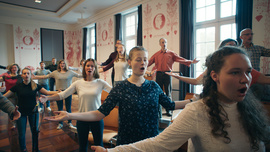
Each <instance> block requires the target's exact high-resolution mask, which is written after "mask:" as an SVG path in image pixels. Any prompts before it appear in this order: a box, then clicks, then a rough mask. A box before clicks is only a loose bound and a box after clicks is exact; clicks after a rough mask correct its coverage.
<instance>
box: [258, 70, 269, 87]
mask: <svg viewBox="0 0 270 152" xmlns="http://www.w3.org/2000/svg"><path fill="white" fill-rule="evenodd" d="M257 83H260V84H270V77H269V76H265V75H264V74H262V73H261V74H260V76H259V78H258V79H257Z"/></svg>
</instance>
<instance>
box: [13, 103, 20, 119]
mask: <svg viewBox="0 0 270 152" xmlns="http://www.w3.org/2000/svg"><path fill="white" fill-rule="evenodd" d="M18 109H19V107H18V106H16V107H15V111H14V112H13V120H12V121H15V120H18V119H19V118H20V117H21V113H20V112H19V110H18Z"/></svg>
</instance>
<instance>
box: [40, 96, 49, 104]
mask: <svg viewBox="0 0 270 152" xmlns="http://www.w3.org/2000/svg"><path fill="white" fill-rule="evenodd" d="M38 100H39V101H40V102H41V103H45V102H46V101H47V100H48V97H47V96H45V95H40V97H39V98H38Z"/></svg>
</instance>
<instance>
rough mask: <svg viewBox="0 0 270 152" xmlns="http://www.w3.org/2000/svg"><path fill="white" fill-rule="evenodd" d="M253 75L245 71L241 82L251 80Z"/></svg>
mask: <svg viewBox="0 0 270 152" xmlns="http://www.w3.org/2000/svg"><path fill="white" fill-rule="evenodd" d="M251 79H252V77H251V75H250V74H249V73H248V74H247V73H244V74H242V77H241V79H240V83H242V84H244V83H248V82H249V81H251Z"/></svg>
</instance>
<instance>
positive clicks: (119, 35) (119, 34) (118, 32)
mask: <svg viewBox="0 0 270 152" xmlns="http://www.w3.org/2000/svg"><path fill="white" fill-rule="evenodd" d="M121 18H122V15H121V14H116V15H115V43H116V41H117V40H122V26H121V25H122V23H121ZM115 51H116V48H115Z"/></svg>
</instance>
